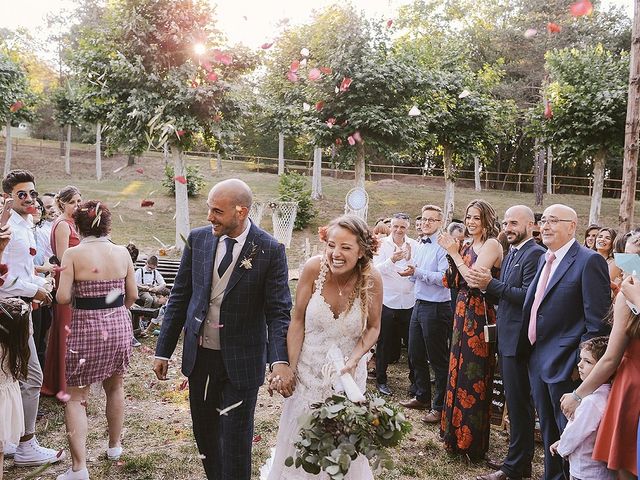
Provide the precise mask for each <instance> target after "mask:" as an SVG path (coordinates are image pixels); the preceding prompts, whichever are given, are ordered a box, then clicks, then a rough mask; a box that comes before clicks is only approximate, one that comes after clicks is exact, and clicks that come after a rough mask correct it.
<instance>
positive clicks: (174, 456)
mask: <svg viewBox="0 0 640 480" xmlns="http://www.w3.org/2000/svg"><path fill="white" fill-rule="evenodd" d="M21 142H22V140H21ZM56 145H57V144H55V143H52V144H46V143H45V144H44V147H42V148H41V147H39V144H37V143H35V142H34V143H33V144H32V145H29V144H26V143H25V144H22V143H21V144H20V146H19V147H18V149H17V151H16V152H15V157H14V162H13V168H27V169H29V170H31V171H32V172H33V173H34V174H35V175H36V181H37V189H38V191H40V192H45V191H57V190H59V189H60V188H61V187H63V186H64V185H67V184H73V185H76V186H78V187H79V188H80V190H81V191H82V194H83V197H84V198H85V199H90V198H96V199H99V200H101V201H104V202H106V203H107V204H108V205H109V206H111V207H112V211H113V214H114V218H113V239H114V240H115V241H116V242H118V243H127V242H129V241H132V242H134V243H135V244H136V245H138V247H139V248H140V250H141V251H142V252H144V253H147V254H150V253H154V252H157V250H158V248H159V247H160V244H159V243H158V241H157V240H155V239H154V238H153V237H157V238H158V239H159V240H160V241H161V242H163V243H165V244H168V245H171V244H172V243H173V239H174V236H175V233H174V222H173V219H172V217H173V215H174V213H175V208H174V206H173V199H172V198H171V197H170V196H168V195H167V194H166V192H165V191H164V189H163V188H162V186H161V180H162V176H163V167H164V164H163V160H162V157H161V156H159V155H151V156H148V157H144V158H142V159H140V160H139V161H138V162H137V165H136V166H135V167H133V168H132V167H129V168H124V169H123V170H121V171H120V172H118V173H112V172H113V171H114V170H115V169H116V168H118V167H120V166H122V165H124V164H125V163H126V159H125V158H124V157H122V156H116V157H110V158H105V159H104V160H103V171H104V172H105V179H104V180H103V181H102V182H96V181H95V180H93V179H92V176H93V172H94V167H93V163H92V162H93V156H92V155H93V154H92V152H91V151H83V150H81V149H80V148H79V147H78V150H75V149H74V155H73V157H72V175H71V177H67V176H66V175H64V174H63V173H62V172H63V171H64V169H63V162H62V159H60V158H59V157H58V151H57V147H56ZM190 162H191V164H194V163H198V164H199V165H200V170H201V172H202V173H204V175H205V178H206V181H207V186H206V188H205V193H203V194H201V195H199V196H198V197H196V198H193V199H191V202H190V216H191V226H192V227H195V226H200V225H205V224H206V207H205V201H206V191H207V190H208V189H209V188H210V186H211V185H213V184H214V183H215V182H217V181H219V180H221V179H224V178H229V177H238V178H241V179H243V180H245V181H246V182H247V183H248V184H249V185H250V186H251V188H252V189H253V191H254V193H255V195H256V198H258V199H261V200H269V199H275V198H276V197H277V183H278V177H277V176H276V175H272V174H267V173H253V172H251V171H249V170H248V169H247V168H246V167H245V166H244V165H241V164H234V163H231V162H224V165H223V172H224V173H223V174H222V175H215V174H214V173H213V172H212V171H211V169H210V167H209V163H208V160H203V159H197V160H195V159H194V160H191V161H190ZM137 168H142V169H143V173H138V172H136V171H135V170H136V169H137ZM351 187H352V182H351V181H347V180H336V179H332V178H327V177H325V178H323V193H324V200H321V201H319V202H317V204H316V208H317V211H318V215H317V219H316V221H315V222H314V224H313V225H312V226H310V227H309V228H307V229H306V230H304V231H302V232H294V235H293V241H292V244H291V248H290V249H289V250H288V256H289V265H290V268H292V269H296V268H298V266H299V265H300V262H301V261H302V260H303V258H304V252H303V250H304V244H305V239H307V238H308V239H309V242H310V244H311V246H312V248H313V247H315V246H317V247H318V248H319V247H320V244H319V241H318V240H317V235H316V233H315V232H317V227H318V226H320V225H322V224H324V223H325V222H326V221H327V220H329V219H330V218H332V217H334V216H336V215H338V214H340V213H341V212H342V211H343V208H344V196H345V194H346V193H347V192H348V190H349V189H350V188H351ZM367 191H368V193H369V197H370V207H369V218H370V219H376V218H378V217H382V216H388V215H390V214H392V213H394V212H398V211H403V212H407V213H409V214H410V215H412V216H415V215H417V214H418V213H419V212H420V207H421V206H422V205H424V204H425V203H435V204H439V205H441V204H442V202H443V200H444V190H443V187H442V186H441V185H438V184H431V183H425V182H423V181H422V179H420V178H416V179H412V181H411V183H400V182H398V181H393V180H383V181H380V182H370V183H368V184H367ZM478 197H481V198H484V199H486V200H488V201H489V202H491V204H493V206H494V207H495V208H496V210H497V211H498V213H499V214H502V213H503V212H504V210H505V209H506V208H507V207H509V206H511V205H514V204H517V203H523V204H527V205H533V195H531V194H524V193H514V192H503V191H482V192H475V191H473V190H467V189H459V190H458V191H457V192H456V204H457V210H456V216H457V217H462V215H463V213H464V207H465V206H466V204H467V203H468V202H469V201H470V200H471V199H473V198H478ZM143 198H148V199H151V200H153V201H154V202H155V205H154V206H153V207H151V208H141V207H140V201H141V200H142V199H143ZM118 202H119V205H118V206H115V205H116V204H117V203H118ZM589 202H590V198H589V197H586V196H572V195H554V196H546V197H545V205H550V204H552V203H566V204H568V205H571V206H573V207H574V208H575V209H576V210H577V212H578V215H579V217H580V220H581V223H580V227H579V232H580V233H581V232H582V231H583V230H584V228H586V221H587V217H588V212H589ZM618 203H619V202H618V200H615V199H605V200H604V201H603V205H602V214H603V220H602V222H601V223H602V224H604V225H612V226H615V225H617V214H618ZM536 211H542V208H538V209H536ZM268 212H269V210H268V209H267V213H268ZM635 220H636V223H637V218H636V219H635ZM263 227H265V228H266V229H267V230H271V221H270V219H269V218H267V217H265V220H264V221H263ZM154 346H155V340H154V339H153V338H148V339H145V340H143V347H141V348H138V349H136V350H135V353H134V356H133V359H132V364H131V367H130V370H129V373H128V374H127V376H126V378H125V390H126V395H127V399H126V418H125V430H124V439H123V446H124V448H125V455H124V456H123V457H122V459H121V461H119V462H115V463H114V462H109V461H107V460H106V458H105V449H106V441H107V440H106V439H107V435H106V420H105V418H104V402H105V401H104V395H102V394H101V393H100V390H99V389H97V388H95V386H94V387H92V396H91V400H90V402H89V405H88V409H87V412H88V415H89V423H90V429H89V438H88V448H89V470H90V472H91V478H92V479H128V480H133V479H141V480H142V479H167V480H169V479H194V478H204V473H203V470H202V467H201V464H200V460H199V459H198V452H197V450H196V448H195V444H194V440H193V436H192V434H191V420H190V416H189V409H188V400H187V396H188V390H180V384H181V382H182V377H181V375H180V373H179V359H180V351H177V352H176V355H175V356H174V361H173V362H172V363H171V364H170V370H169V377H170V379H169V380H168V381H166V382H158V381H157V380H155V376H154V375H153V372H152V371H151V362H152V357H153V349H154ZM406 377H407V369H406V355H405V356H403V359H402V360H401V361H400V362H399V363H398V364H395V365H392V366H390V369H389V384H390V386H391V388H392V389H393V390H394V392H395V395H394V397H393V399H394V400H395V401H398V400H402V399H405V398H407V397H406V391H407V389H408V387H409V382H408V379H407V378H406ZM370 386H371V388H374V385H370ZM281 405H282V399H281V398H280V397H278V396H274V397H273V398H271V397H269V396H268V394H267V392H266V389H261V391H260V394H259V399H258V406H257V411H256V424H255V425H256V426H255V434H256V438H255V442H254V457H253V472H254V476H253V477H254V478H256V479H257V478H258V475H257V472H258V469H259V466H260V465H261V464H262V463H263V461H264V460H265V459H266V458H267V457H268V456H269V449H270V448H271V447H273V446H274V444H275V437H276V432H277V426H278V419H279V416H280V409H281ZM41 406H42V409H43V410H44V412H45V416H44V417H43V418H42V419H41V420H40V421H39V422H38V427H37V428H38V431H37V435H38V438H39V440H40V443H41V444H43V445H45V446H48V447H52V448H61V447H63V446H64V447H65V448H67V444H66V440H65V431H64V419H63V407H62V406H61V405H60V404H59V403H58V402H57V401H55V400H52V399H47V398H44V399H43V400H42V402H41ZM421 415H422V414H421V413H416V412H414V411H408V412H407V416H408V418H409V419H410V420H412V421H413V425H414V428H413V431H412V432H411V434H410V435H409V437H408V439H407V440H406V441H405V442H404V443H403V445H401V446H400V447H399V448H398V449H396V450H395V451H394V452H393V454H394V457H395V459H396V467H395V469H394V470H391V471H386V472H381V473H379V474H377V475H376V478H377V479H381V480H392V479H393V480H409V479H416V478H420V479H454V478H455V479H459V480H466V479H473V478H475V476H476V475H478V474H480V473H484V472H486V471H487V468H486V466H485V465H468V464H467V463H466V461H465V460H464V459H462V458H458V457H452V456H449V455H448V454H447V453H446V452H445V451H444V450H443V447H442V444H441V443H440V442H439V441H438V432H437V428H436V427H434V426H426V425H424V424H422V422H421V421H420V418H421ZM507 447H508V437H507V435H506V433H505V432H502V431H499V430H497V429H496V430H492V432H491V450H490V452H489V455H490V456H491V457H492V458H498V459H500V458H502V456H503V455H504V453H505V452H506V450H507ZM69 465H70V459H68V460H65V461H64V462H62V464H61V465H58V466H52V467H49V468H48V469H46V470H45V471H44V472H40V473H35V472H33V470H32V469H18V468H14V467H13V464H12V461H6V462H5V464H4V469H5V478H7V479H9V480H12V479H26V478H42V479H49V478H55V475H57V474H60V473H62V472H63V471H64V470H65V469H66V468H68V466H69ZM34 473H35V474H34ZM540 474H542V454H541V448H540V446H539V445H538V446H537V448H536V457H535V459H534V478H537V476H539V475H540Z"/></svg>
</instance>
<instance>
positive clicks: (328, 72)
mask: <svg viewBox="0 0 640 480" xmlns="http://www.w3.org/2000/svg"><path fill="white" fill-rule="evenodd" d="M320 71H321V72H322V73H324V74H325V75H331V74H332V73H333V70H331V67H320Z"/></svg>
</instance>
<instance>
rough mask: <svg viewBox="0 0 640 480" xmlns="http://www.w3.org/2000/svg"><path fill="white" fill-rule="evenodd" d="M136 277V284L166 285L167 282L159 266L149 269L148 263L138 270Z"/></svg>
mask: <svg viewBox="0 0 640 480" xmlns="http://www.w3.org/2000/svg"><path fill="white" fill-rule="evenodd" d="M135 277H136V285H151V286H152V287H164V286H165V285H166V284H167V283H166V282H165V281H164V278H163V277H162V274H161V273H160V272H159V271H158V269H157V268H156V269H155V270H149V269H148V268H147V266H146V265H145V266H144V267H142V268H139V269H137V270H136V273H135Z"/></svg>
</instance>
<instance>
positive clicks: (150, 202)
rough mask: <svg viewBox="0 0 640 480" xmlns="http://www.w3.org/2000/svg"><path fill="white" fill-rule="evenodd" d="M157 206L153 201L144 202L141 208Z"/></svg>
mask: <svg viewBox="0 0 640 480" xmlns="http://www.w3.org/2000/svg"><path fill="white" fill-rule="evenodd" d="M154 204H155V202H154V201H153V200H146V199H145V200H142V202H140V206H141V207H153V205H154Z"/></svg>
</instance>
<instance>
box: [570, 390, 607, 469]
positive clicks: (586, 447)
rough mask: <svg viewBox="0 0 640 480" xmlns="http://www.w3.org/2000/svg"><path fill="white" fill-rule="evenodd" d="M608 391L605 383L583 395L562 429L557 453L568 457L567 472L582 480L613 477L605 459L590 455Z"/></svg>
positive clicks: (605, 404)
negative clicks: (571, 416) (595, 458)
mask: <svg viewBox="0 0 640 480" xmlns="http://www.w3.org/2000/svg"><path fill="white" fill-rule="evenodd" d="M610 390H611V385H610V384H608V383H605V384H603V385H601V386H600V387H599V388H598V389H597V390H596V391H595V392H593V393H592V394H591V395H587V396H586V397H584V398H583V399H582V402H580V405H578V408H576V411H575V416H574V417H573V420H569V423H568V424H567V426H566V427H565V429H564V432H562V436H561V437H560V443H559V444H558V453H559V454H560V455H562V456H563V457H568V458H569V471H570V473H571V476H572V477H575V478H580V479H583V480H588V479H591V478H593V479H596V478H597V479H598V480H609V479H610V480H613V479H614V478H615V474H614V472H612V471H611V470H609V469H607V465H606V464H605V463H604V462H599V461H598V460H593V459H592V458H591V455H592V454H593V447H594V446H595V444H596V435H597V434H598V426H599V425H600V420H601V419H602V416H603V415H604V410H605V408H606V407H607V399H608V398H609V391H610Z"/></svg>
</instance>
